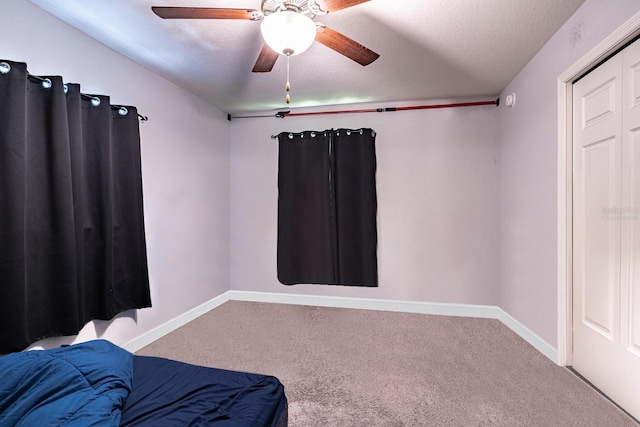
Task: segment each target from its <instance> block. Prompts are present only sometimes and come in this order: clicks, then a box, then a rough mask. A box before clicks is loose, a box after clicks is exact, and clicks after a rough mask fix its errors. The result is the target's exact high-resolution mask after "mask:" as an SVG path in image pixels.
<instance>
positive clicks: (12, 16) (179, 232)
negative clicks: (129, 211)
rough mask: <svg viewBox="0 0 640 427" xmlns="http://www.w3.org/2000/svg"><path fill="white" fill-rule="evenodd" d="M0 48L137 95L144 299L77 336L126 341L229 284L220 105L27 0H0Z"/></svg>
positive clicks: (84, 82)
mask: <svg viewBox="0 0 640 427" xmlns="http://www.w3.org/2000/svg"><path fill="white" fill-rule="evenodd" d="M0 57H1V58H4V59H9V60H14V61H22V62H26V63H27V65H28V69H29V71H30V72H31V73H33V74H36V75H37V74H56V75H62V76H63V77H64V78H65V81H69V82H74V83H80V84H81V89H82V90H83V92H85V93H99V94H105V95H110V96H111V101H112V103H116V104H125V105H135V106H137V107H138V110H139V112H140V113H141V114H144V115H146V116H148V117H149V121H148V122H146V123H142V124H141V125H140V130H141V144H142V169H143V187H144V202H145V204H144V208H145V224H146V232H147V247H148V261H149V273H150V281H151V294H152V304H153V307H152V308H148V309H142V310H138V311H135V310H131V311H128V312H125V313H123V314H122V315H119V316H118V317H117V318H116V319H115V320H113V321H110V322H105V321H96V322H91V323H90V324H88V325H87V326H86V327H85V328H84V329H83V331H82V333H81V334H80V336H79V337H68V338H60V339H50V340H46V341H44V342H40V343H39V344H40V345H42V346H48V347H50V346H57V345H59V344H60V343H61V342H71V341H74V340H76V341H83V340H86V339H92V338H95V337H102V338H106V339H109V340H111V341H113V342H114V343H116V344H121V345H122V344H125V343H127V342H128V341H130V340H132V339H134V338H136V337H139V336H140V335H142V334H144V333H145V332H147V331H149V330H151V329H153V328H154V327H156V326H159V325H160V324H162V323H164V322H166V321H168V320H170V319H172V318H174V317H176V316H178V315H179V314H181V313H184V312H185V311H188V310H189V309H191V308H193V307H196V306H198V305H200V304H202V303H204V302H206V301H208V300H210V299H212V298H214V297H216V296H218V295H220V294H222V293H224V292H225V291H227V290H228V289H229V227H228V224H229V130H230V124H229V122H228V121H227V120H226V115H225V114H224V113H223V112H221V111H220V110H218V109H217V108H215V107H212V106H211V105H210V104H208V103H206V102H204V101H203V100H202V99H200V98H198V97H197V96H195V95H193V94H191V93H189V92H186V91H184V90H182V89H180V88H178V87H177V86H175V85H174V84H172V83H169V82H168V81H167V80H165V79H163V78H161V77H159V76H158V75H156V74H154V73H152V72H150V71H149V70H148V69H146V68H143V67H142V66H140V65H138V64H136V63H134V62H132V61H130V60H128V59H126V58H125V57H123V56H122V55H120V54H118V53H116V52H115V51H113V50H111V49H109V48H107V47H105V46H104V45H102V44H100V43H98V42H97V41H95V40H94V39H92V38H89V37H87V36H85V35H84V34H83V33H81V32H79V31H77V30H75V29H73V28H72V27H70V26H68V25H67V24H65V23H63V22H62V21H60V20H58V19H57V18H55V17H53V16H52V15H49V14H48V13H47V12H45V11H43V10H41V9H40V8H38V7H37V6H34V5H33V4H32V3H30V2H28V1H26V0H2V7H1V12H0Z"/></svg>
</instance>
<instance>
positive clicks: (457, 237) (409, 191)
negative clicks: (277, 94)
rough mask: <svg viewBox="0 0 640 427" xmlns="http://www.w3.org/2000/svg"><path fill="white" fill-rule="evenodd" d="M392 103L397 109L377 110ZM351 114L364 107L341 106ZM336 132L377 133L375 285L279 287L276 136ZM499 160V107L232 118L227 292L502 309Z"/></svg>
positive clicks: (280, 285)
mask: <svg viewBox="0 0 640 427" xmlns="http://www.w3.org/2000/svg"><path fill="white" fill-rule="evenodd" d="M429 103H432V104H433V103H438V102H437V101H431V102H429ZM416 104H420V103H413V104H411V105H416ZM388 106H399V105H393V104H392V105H376V106H373V107H388ZM364 107H372V106H370V105H364ZM349 108H363V105H355V106H340V108H339V109H349ZM340 127H344V128H360V127H370V128H373V129H374V130H375V131H376V132H377V138H376V151H377V163H378V169H377V175H376V179H377V194H378V242H379V244H378V266H379V287H378V288H359V287H342V286H329V285H295V286H285V285H282V284H281V283H280V282H278V280H277V276H276V243H277V200H278V190H277V173H278V144H277V141H276V140H274V139H271V138H270V136H271V135H275V134H278V133H280V132H282V131H293V132H296V131H304V130H324V129H329V128H340ZM496 155H497V108H496V107H495V106H481V107H466V108H456V109H440V110H438V109H434V110H417V111H403V112H385V113H364V114H357V113H356V114H346V115H328V116H311V117H309V116H307V117H289V118H284V119H276V118H274V117H269V118H258V119H234V120H233V121H232V130H231V289H233V290H243V291H260V292H287V293H294V294H305V295H328V296H344V297H362V298H380V299H392V300H400V301H406V300H410V301H425V302H446V303H464V304H488V305H495V304H497V228H498V223H497V217H498V212H497V203H498V199H497V165H496V161H497V160H496Z"/></svg>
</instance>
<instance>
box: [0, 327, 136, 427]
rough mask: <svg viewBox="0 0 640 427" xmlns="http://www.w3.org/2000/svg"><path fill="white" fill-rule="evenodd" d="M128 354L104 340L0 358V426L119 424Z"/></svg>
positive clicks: (129, 360) (128, 375) (129, 375)
mask: <svg viewBox="0 0 640 427" xmlns="http://www.w3.org/2000/svg"><path fill="white" fill-rule="evenodd" d="M132 377H133V355H132V354H131V353H129V352H127V351H125V350H123V349H121V348H120V347H117V346H115V345H113V344H111V343H109V342H108V341H105V340H95V341H89V342H86V343H80V344H75V345H72V346H66V347H59V348H55V349H51V350H33V351H27V352H21V353H12V354H9V355H7V356H4V357H2V358H0V378H1V380H0V426H65V427H75V426H78V427H80V426H82V427H89V426H118V425H119V423H120V416H121V410H122V408H123V407H124V402H125V400H126V398H127V396H128V395H129V392H130V391H131V383H132Z"/></svg>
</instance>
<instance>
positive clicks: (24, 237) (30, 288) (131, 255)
mask: <svg viewBox="0 0 640 427" xmlns="http://www.w3.org/2000/svg"><path fill="white" fill-rule="evenodd" d="M149 306H151V299H150V292H149V279H148V270H147V257H146V245H145V232H144V222H143V208H142V176H141V166H140V134H139V122H138V114H137V111H136V109H135V108H134V107H130V106H127V107H121V106H111V105H110V103H109V97H107V96H97V95H91V96H89V95H85V94H82V93H81V92H80V86H79V85H77V84H66V85H65V84H64V83H63V80H62V78H61V77H59V76H46V77H44V76H40V77H35V76H31V75H29V73H28V72H27V66H26V64H24V63H20V62H13V61H6V60H5V61H0V353H7V352H11V351H19V350H22V349H24V348H25V347H27V346H28V345H29V344H31V343H33V342H35V341H37V340H39V339H42V338H46V337H52V336H60V335H75V334H77V333H78V332H79V330H80V329H81V328H82V327H83V326H84V325H85V324H86V323H87V322H88V321H90V320H93V319H102V320H109V319H111V318H113V317H114V316H115V315H116V314H118V313H120V312H122V311H125V310H129V309H133V308H143V307H149Z"/></svg>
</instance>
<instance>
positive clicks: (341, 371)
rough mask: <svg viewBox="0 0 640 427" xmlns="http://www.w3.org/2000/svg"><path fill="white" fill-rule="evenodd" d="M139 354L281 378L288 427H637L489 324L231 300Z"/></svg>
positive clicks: (496, 323)
mask: <svg viewBox="0 0 640 427" xmlns="http://www.w3.org/2000/svg"><path fill="white" fill-rule="evenodd" d="M136 354H139V355H147V356H160V357H166V358H171V359H176V360H180V361H183V362H188V363H193V364H198V365H204V366H212V367H218V368H224V369H234V370H240V371H250V372H259V373H264V374H269V375H275V376H276V377H278V378H279V379H280V381H282V383H283V384H284V386H285V391H286V394H287V398H288V399H289V425H290V426H292V427H296V426H300V427H315V426H318V427H319V426H322V427H327V426H340V427H343V426H348V427H357V426H363V427H364V426H366V427H372V426H385V427H389V426H394V427H395V426H398V427H399V426H483V425H495V426H510V427H514V426H598V427H603V426H607V427H609V426H611V427H613V426H616V427H618V426H635V427H637V426H638V424H637V423H635V422H634V421H633V420H632V419H630V418H629V417H628V416H626V415H625V414H624V413H623V412H622V411H620V410H619V409H617V408H616V407H615V406H614V405H613V404H611V403H610V402H609V401H608V400H606V399H605V398H604V397H602V396H601V395H600V394H599V393H598V392H597V391H595V390H593V389H592V388H591V387H589V386H588V385H587V384H585V383H584V382H583V381H582V380H580V379H579V378H577V377H576V376H575V375H574V374H572V373H571V372H569V371H568V370H567V369H565V368H562V367H559V366H557V365H555V364H554V363H552V362H551V361H550V360H548V359H547V358H546V357H545V356H543V355H542V354H540V353H539V352H538V351H537V350H535V349H534V348H533V347H531V346H530V345H529V344H528V343H526V342H525V341H524V340H523V339H521V338H520V337H519V336H517V335H516V334H515V333H514V332H512V331H511V330H510V329H509V328H507V327H506V326H504V325H503V324H502V323H500V322H499V321H498V320H493V319H475V318H463V317H446V316H430V315H423V314H409V313H393V312H381V311H370V310H355V309H342V308H326V307H308V306H297V305H284V304H269V303H252V302H240V301H229V302H226V303H224V304H223V305H221V306H220V307H218V308H216V309H214V310H212V311H210V312H209V313H207V314H205V315H204V316H201V317H200V318H198V319H196V320H194V321H193V322H191V323H189V324H187V325H185V326H183V327H182V328H180V329H178V330H176V331H174V332H172V333H171V334H168V335H166V336H165V337H163V338H161V339H160V340H158V341H156V342H154V343H152V344H151V345H149V346H147V347H145V348H143V349H142V350H140V351H139V352H137V353H136Z"/></svg>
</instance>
